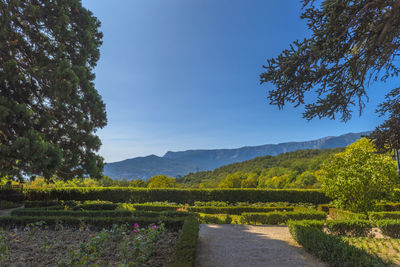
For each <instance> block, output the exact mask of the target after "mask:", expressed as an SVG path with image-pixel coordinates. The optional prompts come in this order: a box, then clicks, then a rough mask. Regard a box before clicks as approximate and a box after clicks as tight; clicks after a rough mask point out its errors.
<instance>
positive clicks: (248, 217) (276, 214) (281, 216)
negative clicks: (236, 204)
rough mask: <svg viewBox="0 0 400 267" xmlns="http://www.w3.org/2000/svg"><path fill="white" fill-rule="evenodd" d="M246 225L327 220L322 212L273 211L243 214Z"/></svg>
mask: <svg viewBox="0 0 400 267" xmlns="http://www.w3.org/2000/svg"><path fill="white" fill-rule="evenodd" d="M242 219H243V222H244V223H248V224H284V223H286V222H287V221H289V220H325V219H326V213H325V212H322V211H313V210H311V211H288V212H281V211H273V212H269V213H248V212H244V213H242Z"/></svg>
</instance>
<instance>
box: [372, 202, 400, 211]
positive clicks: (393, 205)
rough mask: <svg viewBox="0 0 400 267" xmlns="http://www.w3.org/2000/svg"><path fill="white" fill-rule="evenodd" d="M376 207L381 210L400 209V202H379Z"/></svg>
mask: <svg viewBox="0 0 400 267" xmlns="http://www.w3.org/2000/svg"><path fill="white" fill-rule="evenodd" d="M376 207H377V208H378V210H380V211H400V203H386V204H377V205H376Z"/></svg>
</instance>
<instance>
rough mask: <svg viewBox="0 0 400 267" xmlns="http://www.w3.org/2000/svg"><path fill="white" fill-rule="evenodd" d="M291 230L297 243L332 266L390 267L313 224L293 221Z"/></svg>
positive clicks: (290, 225)
mask: <svg viewBox="0 0 400 267" xmlns="http://www.w3.org/2000/svg"><path fill="white" fill-rule="evenodd" d="M289 230H290V233H291V235H292V237H293V238H294V239H295V240H296V241H297V243H299V244H300V245H302V246H303V247H304V248H305V249H306V250H307V251H308V252H310V253H312V254H314V255H315V256H317V257H318V258H320V259H321V260H323V261H325V262H327V263H328V264H329V265H330V266H338V267H343V266H348V267H354V266H360V267H361V266H388V264H386V263H385V262H383V261H382V259H380V258H379V257H377V256H373V255H370V254H368V253H367V252H365V251H364V250H362V249H359V248H356V247H354V246H351V245H350V244H349V243H347V242H345V241H343V240H342V238H340V237H337V236H332V235H328V234H326V233H324V232H323V231H321V230H320V229H318V227H315V226H314V225H313V224H312V223H311V224H309V223H308V222H306V221H298V222H297V221H291V222H290V223H289Z"/></svg>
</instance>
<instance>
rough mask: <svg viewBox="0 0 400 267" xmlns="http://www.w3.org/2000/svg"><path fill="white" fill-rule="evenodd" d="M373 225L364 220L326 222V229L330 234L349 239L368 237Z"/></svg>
mask: <svg viewBox="0 0 400 267" xmlns="http://www.w3.org/2000/svg"><path fill="white" fill-rule="evenodd" d="M373 226H374V224H373V223H372V222H370V221H366V220H341V221H331V220H329V221H326V228H327V229H328V230H329V232H330V233H331V234H334V235H346V236H351V237H358V236H368V234H369V233H370V232H371V229H372V227H373Z"/></svg>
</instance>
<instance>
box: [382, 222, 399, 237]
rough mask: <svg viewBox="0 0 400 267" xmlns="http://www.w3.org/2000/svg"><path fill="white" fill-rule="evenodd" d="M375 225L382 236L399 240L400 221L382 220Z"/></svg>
mask: <svg viewBox="0 0 400 267" xmlns="http://www.w3.org/2000/svg"><path fill="white" fill-rule="evenodd" d="M377 225H378V227H379V229H381V231H382V233H383V234H384V235H387V236H390V237H392V238H400V220H382V221H378V222H377Z"/></svg>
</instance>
